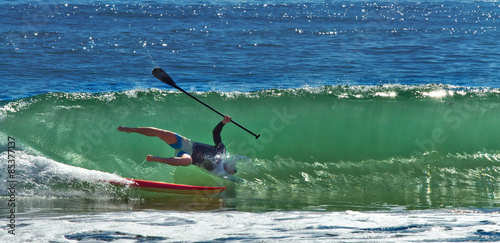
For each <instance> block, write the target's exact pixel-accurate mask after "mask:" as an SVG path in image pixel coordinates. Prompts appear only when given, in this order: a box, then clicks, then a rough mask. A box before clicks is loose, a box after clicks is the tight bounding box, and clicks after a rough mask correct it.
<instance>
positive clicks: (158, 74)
mask: <svg viewBox="0 0 500 243" xmlns="http://www.w3.org/2000/svg"><path fill="white" fill-rule="evenodd" d="M153 76H155V78H157V79H159V80H160V81H162V82H164V83H166V84H168V85H170V86H172V87H175V88H177V84H175V82H174V80H172V78H171V77H170V76H168V74H167V73H166V72H165V71H163V69H161V68H155V69H153Z"/></svg>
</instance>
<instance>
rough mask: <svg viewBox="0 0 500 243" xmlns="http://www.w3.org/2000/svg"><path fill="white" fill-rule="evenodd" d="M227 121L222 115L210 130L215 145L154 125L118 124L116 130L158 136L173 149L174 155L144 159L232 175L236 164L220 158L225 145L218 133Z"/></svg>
mask: <svg viewBox="0 0 500 243" xmlns="http://www.w3.org/2000/svg"><path fill="white" fill-rule="evenodd" d="M228 122H231V117H230V116H224V119H223V120H222V121H221V122H219V124H217V126H215V128H214V130H213V131H212V134H213V139H214V143H215V145H208V144H203V143H198V142H194V141H191V139H188V138H186V137H183V136H181V135H179V134H177V133H174V132H171V131H167V130H162V129H159V128H155V127H136V128H133V127H122V126H120V127H118V131H121V132H127V133H131V132H134V133H139V134H142V135H146V136H150V137H158V138H160V139H161V140H163V141H165V142H166V143H167V144H168V145H170V147H172V148H173V149H175V157H171V158H162V157H156V156H152V155H148V156H147V157H146V160H147V161H149V162H160V163H165V164H169V165H173V166H189V165H196V166H198V167H200V168H203V169H206V170H208V171H210V172H213V173H215V174H218V175H220V172H227V173H228V174H230V175H234V174H235V173H236V172H237V169H236V165H235V164H233V163H226V162H224V161H223V160H222V159H221V157H222V155H224V154H225V153H226V147H225V146H224V144H223V143H222V139H221V137H220V133H221V131H222V128H223V127H224V125H226V124H227V123H228Z"/></svg>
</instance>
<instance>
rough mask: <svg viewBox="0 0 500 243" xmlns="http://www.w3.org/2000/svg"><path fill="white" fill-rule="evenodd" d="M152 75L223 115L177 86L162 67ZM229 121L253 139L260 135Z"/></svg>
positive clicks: (156, 69) (154, 70)
mask: <svg viewBox="0 0 500 243" xmlns="http://www.w3.org/2000/svg"><path fill="white" fill-rule="evenodd" d="M153 76H155V78H157V79H159V80H160V81H162V82H164V83H166V84H168V85H170V86H172V87H174V88H176V89H178V90H180V91H182V92H183V93H184V94H187V95H188V96H189V97H191V98H193V99H195V100H196V101H198V102H200V103H201V104H202V105H204V106H206V107H207V108H209V109H210V110H212V111H214V112H215V113H217V114H219V115H220V116H222V117H224V114H222V113H220V112H219V111H217V110H216V109H214V108H212V107H211V106H209V105H207V104H205V103H204V102H203V101H201V100H199V99H198V98H196V97H194V96H192V95H191V94H190V93H188V92H186V91H185V90H183V89H182V88H180V87H179V86H177V84H175V82H174V80H172V78H170V76H168V74H167V73H166V72H165V71H163V69H161V68H155V69H153ZM231 122H232V123H234V124H235V125H236V126H238V127H240V128H242V129H243V130H245V131H247V132H248V133H250V134H252V135H253V136H254V137H255V139H257V138H259V137H260V134H259V135H256V134H255V133H253V132H251V131H250V130H248V129H246V128H245V127H243V126H242V125H240V124H238V123H237V122H235V121H233V120H232V119H231Z"/></svg>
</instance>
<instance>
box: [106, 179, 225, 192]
mask: <svg viewBox="0 0 500 243" xmlns="http://www.w3.org/2000/svg"><path fill="white" fill-rule="evenodd" d="M109 183H111V184H113V185H118V186H130V187H135V188H137V189H139V190H144V191H150V192H163V193H173V194H184V195H211V194H217V193H220V192H222V191H224V190H226V188H225V187H206V186H190V185H181V184H173V183H165V182H157V181H146V180H138V179H128V178H124V180H121V181H110V182H109Z"/></svg>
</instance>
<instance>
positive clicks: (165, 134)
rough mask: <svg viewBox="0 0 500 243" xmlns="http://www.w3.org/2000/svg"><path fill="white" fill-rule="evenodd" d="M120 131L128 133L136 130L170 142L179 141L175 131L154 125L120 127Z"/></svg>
mask: <svg viewBox="0 0 500 243" xmlns="http://www.w3.org/2000/svg"><path fill="white" fill-rule="evenodd" d="M118 131H121V132H127V133H131V132H135V133H139V134H142V135H146V136H150V137H158V138H160V139H161V140H163V141H165V142H166V143H168V144H174V143H177V137H176V136H175V133H173V132H171V131H167V130H162V129H158V128H154V127H118Z"/></svg>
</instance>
